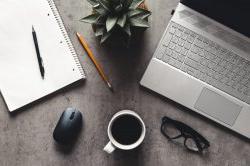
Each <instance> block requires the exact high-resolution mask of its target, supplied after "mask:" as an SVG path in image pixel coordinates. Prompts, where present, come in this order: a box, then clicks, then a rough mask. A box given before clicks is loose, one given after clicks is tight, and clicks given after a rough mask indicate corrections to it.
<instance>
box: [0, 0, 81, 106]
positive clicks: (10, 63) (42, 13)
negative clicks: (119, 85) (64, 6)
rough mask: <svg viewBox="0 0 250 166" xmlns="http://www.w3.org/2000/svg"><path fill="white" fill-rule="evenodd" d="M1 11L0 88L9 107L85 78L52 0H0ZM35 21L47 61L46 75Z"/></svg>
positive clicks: (45, 61) (24, 102)
mask: <svg viewBox="0 0 250 166" xmlns="http://www.w3.org/2000/svg"><path fill="white" fill-rule="evenodd" d="M0 11H1V14H0V20H1V21H0V40H1V42H0V90H1V94H2V96H3V98H4V101H5V103H6V105H7V107H8V109H9V111H14V110H17V109H19V108H21V107H23V106H25V105H27V104H29V103H32V102H34V101H36V100H38V99H40V98H42V97H44V96H47V95H49V94H51V93H53V92H55V91H57V90H59V89H61V88H63V87H65V86H67V85H69V84H72V83H74V82H76V81H78V80H81V79H84V78H85V75H84V71H83V69H82V67H81V64H80V62H79V59H78V57H77V54H76V52H75V50H74V48H73V45H72V43H71V41H70V39H69V37H68V34H67V32H66V30H65V27H64V25H63V22H62V20H61V17H60V15H59V12H58V10H57V8H56V6H55V4H54V2H53V1H52V0H21V1H20V0H1V1H0ZM32 25H33V26H34V27H35V29H36V33H37V37H38V43H39V48H40V53H41V56H42V58H43V62H44V67H45V78H44V79H42V77H41V75H40V71H39V66H38V61H37V57H36V51H35V47H34V41H33V38H32Z"/></svg>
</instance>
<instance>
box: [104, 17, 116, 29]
mask: <svg viewBox="0 0 250 166" xmlns="http://www.w3.org/2000/svg"><path fill="white" fill-rule="evenodd" d="M117 19H118V17H117V16H108V18H107V20H106V29H107V31H108V32H109V31H110V30H111V29H112V28H113V27H114V26H115V24H116V22H117Z"/></svg>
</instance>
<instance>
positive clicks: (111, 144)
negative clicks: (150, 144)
mask: <svg viewBox="0 0 250 166" xmlns="http://www.w3.org/2000/svg"><path fill="white" fill-rule="evenodd" d="M124 115H131V116H133V117H135V118H136V119H137V120H138V121H139V122H140V124H141V130H142V131H141V135H140V137H139V139H138V140H137V141H136V142H134V143H133V144H130V145H123V144H121V143H119V142H117V141H116V140H115V139H114V137H113V135H112V132H111V128H112V125H113V122H114V121H115V120H116V119H117V118H118V117H121V116H124ZM145 134H146V127H145V124H144V122H143V121H142V119H141V117H140V116H139V115H138V114H137V113H135V112H133V111H130V110H123V111H119V112H117V113H116V114H115V115H114V116H113V117H112V119H111V120H110V122H109V125H108V137H109V140H110V141H109V143H108V144H107V145H106V146H105V147H104V149H103V150H104V151H106V152H107V153H112V152H113V151H114V150H115V149H116V148H118V149H122V150H131V149H134V148H136V147H138V146H139V145H140V144H141V143H142V142H143V140H144V138H145Z"/></svg>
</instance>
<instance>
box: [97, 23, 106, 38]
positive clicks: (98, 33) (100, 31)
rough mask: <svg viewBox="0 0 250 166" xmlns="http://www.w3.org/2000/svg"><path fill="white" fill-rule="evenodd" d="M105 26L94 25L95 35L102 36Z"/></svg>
mask: <svg viewBox="0 0 250 166" xmlns="http://www.w3.org/2000/svg"><path fill="white" fill-rule="evenodd" d="M105 30H106V29H105V27H104V26H102V27H100V26H99V27H96V30H95V36H96V37H98V36H102V35H103V34H104V32H105Z"/></svg>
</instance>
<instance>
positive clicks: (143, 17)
mask: <svg viewBox="0 0 250 166" xmlns="http://www.w3.org/2000/svg"><path fill="white" fill-rule="evenodd" d="M150 15H151V13H141V14H138V15H136V16H134V17H132V18H136V19H142V20H145V19H146V18H148V17H149V16H150Z"/></svg>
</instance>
